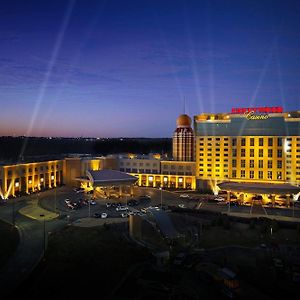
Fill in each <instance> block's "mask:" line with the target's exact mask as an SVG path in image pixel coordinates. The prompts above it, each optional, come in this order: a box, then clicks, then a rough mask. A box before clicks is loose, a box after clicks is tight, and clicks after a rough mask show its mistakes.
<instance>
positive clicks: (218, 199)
mask: <svg viewBox="0 0 300 300" xmlns="http://www.w3.org/2000/svg"><path fill="white" fill-rule="evenodd" d="M214 200H215V201H225V199H224V198H223V197H216V198H215V199H214Z"/></svg>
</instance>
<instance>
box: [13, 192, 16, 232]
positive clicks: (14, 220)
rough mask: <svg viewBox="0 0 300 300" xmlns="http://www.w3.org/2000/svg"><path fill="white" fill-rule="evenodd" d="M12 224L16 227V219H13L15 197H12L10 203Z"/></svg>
mask: <svg viewBox="0 0 300 300" xmlns="http://www.w3.org/2000/svg"><path fill="white" fill-rule="evenodd" d="M12 223H13V226H14V227H15V225H16V218H15V197H13V201H12Z"/></svg>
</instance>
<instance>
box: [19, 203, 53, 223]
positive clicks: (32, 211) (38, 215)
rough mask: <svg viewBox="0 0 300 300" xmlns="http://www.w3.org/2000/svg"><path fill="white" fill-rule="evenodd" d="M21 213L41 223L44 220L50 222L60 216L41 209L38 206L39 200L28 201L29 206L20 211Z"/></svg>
mask: <svg viewBox="0 0 300 300" xmlns="http://www.w3.org/2000/svg"><path fill="white" fill-rule="evenodd" d="M19 213H20V214H22V215H24V216H26V217H28V218H31V219H34V220H39V221H41V220H44V218H45V220H46V221H49V220H52V219H55V218H57V217H58V216H59V214H57V213H54V212H51V211H49V210H46V209H44V208H42V207H40V206H39V205H38V200H36V199H34V200H30V201H28V202H27V205H26V206H24V207H22V208H21V209H20V210H19Z"/></svg>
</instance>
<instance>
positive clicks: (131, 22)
mask: <svg viewBox="0 0 300 300" xmlns="http://www.w3.org/2000/svg"><path fill="white" fill-rule="evenodd" d="M299 15H300V1H288V0H285V1H282V0H280V1H276V0H270V1H267V0H260V1H253V0H251V1H250V0H249V1H247V0H243V1H241V0H230V1H229V0H226V1H225V0H223V1H221V0H220V1H208V0H207V1H201V0H195V1H176V0H159V1H156V0H151V1H147V0H139V1H130V0H128V1H125V0H107V1H93V0H77V1H75V0H74V1H67V0H59V1H54V0H51V1H46V0H43V1H41V0H40V1H32V0H27V1H24V0H23V1H12V0H6V1H5V0H3V1H1V2H0V43H1V44H0V70H1V71H0V107H1V108H0V135H13V134H15V135H34V136H95V137H120V136H128V137H171V135H172V132H173V130H174V128H175V121H176V118H177V116H178V115H179V114H180V113H182V112H183V106H184V105H183V103H184V100H183V99H184V98H185V99H186V112H187V113H188V114H190V116H194V115H196V114H199V113H202V112H227V111H230V110H231V108H232V107H249V106H278V105H282V106H283V107H284V109H285V110H295V109H300V107H299V106H300V105H299V103H300V101H299V99H300V18H299Z"/></svg>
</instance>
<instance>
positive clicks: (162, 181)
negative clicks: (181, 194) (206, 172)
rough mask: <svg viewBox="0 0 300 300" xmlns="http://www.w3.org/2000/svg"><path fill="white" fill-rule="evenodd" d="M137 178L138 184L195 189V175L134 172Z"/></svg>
mask: <svg viewBox="0 0 300 300" xmlns="http://www.w3.org/2000/svg"><path fill="white" fill-rule="evenodd" d="M130 175H133V176H136V177H137V178H138V182H137V184H138V186H146V187H156V188H159V187H164V188H183V189H195V188H196V177H195V176H181V175H163V174H134V173H131V174H130Z"/></svg>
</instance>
